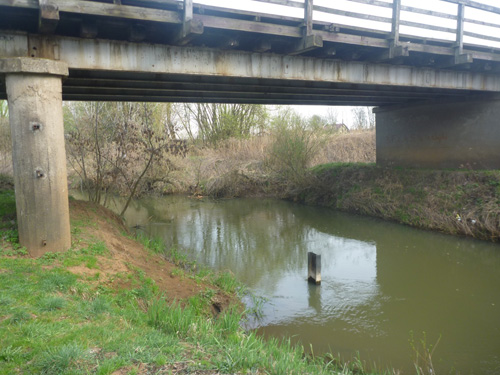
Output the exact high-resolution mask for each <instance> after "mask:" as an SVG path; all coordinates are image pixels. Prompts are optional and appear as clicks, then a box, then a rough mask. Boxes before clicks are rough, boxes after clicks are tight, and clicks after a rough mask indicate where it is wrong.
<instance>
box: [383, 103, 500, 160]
mask: <svg viewBox="0 0 500 375" xmlns="http://www.w3.org/2000/svg"><path fill="white" fill-rule="evenodd" d="M376 118H377V164H380V165H383V166H402V167H415V168H467V169H500V152H499V150H500V126H498V119H499V118H500V99H497V100H492V99H489V100H488V99H484V98H482V99H477V100H469V101H453V102H441V103H435V102H434V103H429V104H419V105H415V104H414V105H408V106H400V107H393V108H390V107H389V108H378V109H377V110H376Z"/></svg>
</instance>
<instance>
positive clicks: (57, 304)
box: [39, 296, 66, 311]
mask: <svg viewBox="0 0 500 375" xmlns="http://www.w3.org/2000/svg"><path fill="white" fill-rule="evenodd" d="M65 303H66V300H65V299H64V298H62V297H57V296H51V297H46V298H44V299H42V300H41V301H40V303H39V305H40V310H42V311H54V310H59V309H62V308H63V307H64V305H65Z"/></svg>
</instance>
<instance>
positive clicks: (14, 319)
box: [9, 310, 32, 324]
mask: <svg viewBox="0 0 500 375" xmlns="http://www.w3.org/2000/svg"><path fill="white" fill-rule="evenodd" d="M31 318H32V316H31V314H30V313H28V312H27V311H25V310H16V311H15V312H14V313H13V314H12V316H11V317H10V319H9V323H10V324H18V323H23V322H26V321H28V320H30V319H31Z"/></svg>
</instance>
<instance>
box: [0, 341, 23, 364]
mask: <svg viewBox="0 0 500 375" xmlns="http://www.w3.org/2000/svg"><path fill="white" fill-rule="evenodd" d="M22 352H23V349H22V348H20V347H13V346H12V345H9V346H7V347H5V348H1V349H0V362H14V361H15V359H16V358H18V357H21V356H22Z"/></svg>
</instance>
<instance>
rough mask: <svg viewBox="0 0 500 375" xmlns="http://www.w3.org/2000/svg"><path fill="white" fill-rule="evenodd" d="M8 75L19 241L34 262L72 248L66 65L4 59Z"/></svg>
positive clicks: (0, 70) (1, 69)
mask: <svg viewBox="0 0 500 375" xmlns="http://www.w3.org/2000/svg"><path fill="white" fill-rule="evenodd" d="M0 74H5V83H6V88H7V98H8V103H9V119H10V126H11V132H12V144H13V148H12V154H13V155H12V159H13V164H14V182H15V190H16V208H17V222H18V229H19V242H20V244H21V245H22V246H25V247H26V248H27V249H28V252H29V254H30V255H31V256H33V257H39V256H41V255H43V254H44V253H46V252H49V251H50V252H58V251H65V250H67V249H69V248H70V246H71V237H70V225H69V207H68V184H67V175H66V151H65V146H64V126H63V112H62V82H61V79H62V77H63V76H66V75H67V74H68V67H67V65H66V64H64V63H61V62H56V61H51V60H44V59H33V58H13V59H3V60H0Z"/></svg>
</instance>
